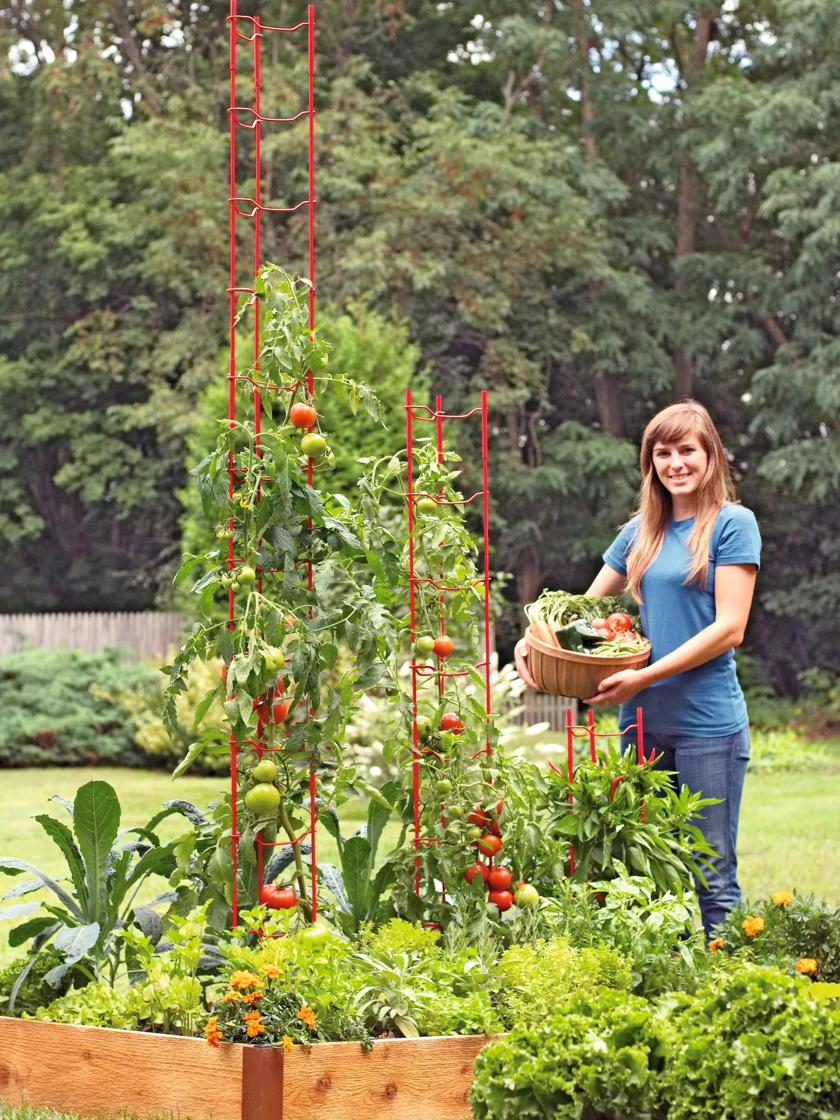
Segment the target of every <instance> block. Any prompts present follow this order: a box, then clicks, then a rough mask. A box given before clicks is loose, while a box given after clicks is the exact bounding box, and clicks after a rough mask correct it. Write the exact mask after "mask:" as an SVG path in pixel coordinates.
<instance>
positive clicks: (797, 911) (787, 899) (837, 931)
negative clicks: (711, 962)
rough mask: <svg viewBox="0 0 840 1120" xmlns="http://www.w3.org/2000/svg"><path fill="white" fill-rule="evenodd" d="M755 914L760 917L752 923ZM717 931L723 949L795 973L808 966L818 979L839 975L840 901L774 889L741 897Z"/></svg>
mask: <svg viewBox="0 0 840 1120" xmlns="http://www.w3.org/2000/svg"><path fill="white" fill-rule="evenodd" d="M750 918H757V919H758V922H753V923H750V922H749V919H750ZM745 923H746V926H747V928H746V929H745V928H744V926H745ZM716 933H717V935H718V939H717V940H718V941H719V942H722V944H720V945H719V951H721V952H723V953H724V954H735V955H737V956H738V957H740V958H742V959H745V960H750V961H754V962H756V963H757V964H772V965H775V966H776V967H777V968H781V969H784V970H785V971H786V972H788V973H791V974H792V973H794V972H796V971H799V972H806V971H807V972H808V974H811V975H813V977H814V979H816V980H821V981H827V982H829V983H834V982H837V981H840V907H835V906H831V905H829V904H828V903H827V902H821V901H819V900H818V899H815V898H812V897H810V896H809V897H806V898H799V897H797V896H796V895H793V894H791V893H789V892H787V891H774V892H773V894H772V895H770V897H769V898H767V899H765V900H764V901H763V902H742V903H740V904H739V905H738V906H736V907H735V909H734V910H733V911H732V912H731V913H730V914H729V915H728V917H727V918H726V921H725V922H723V923H722V924H721V926H720V927H719V929H718V930H717V931H716ZM712 944H713V945H714V944H715V942H714V941H713V942H712ZM797 964H799V968H798V969H797Z"/></svg>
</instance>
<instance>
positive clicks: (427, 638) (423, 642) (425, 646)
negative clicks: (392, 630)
mask: <svg viewBox="0 0 840 1120" xmlns="http://www.w3.org/2000/svg"><path fill="white" fill-rule="evenodd" d="M434 648H435V640H434V638H433V637H432V635H431V634H421V636H420V637H419V638H418V639H417V641H416V642H415V643H414V652H415V653H419V654H420V655H421V657H428V655H429V654H430V653H431V652H432V651H433V650H434Z"/></svg>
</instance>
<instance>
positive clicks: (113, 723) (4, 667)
mask: <svg viewBox="0 0 840 1120" xmlns="http://www.w3.org/2000/svg"><path fill="white" fill-rule="evenodd" d="M154 687H155V673H154V670H153V669H150V668H148V667H146V666H145V665H140V664H138V663H137V662H136V661H134V660H132V659H131V658H130V657H129V656H128V655H127V654H126V653H125V652H124V651H121V650H119V649H108V650H103V651H102V652H101V653H83V652H81V651H79V650H42V649H37V650H34V649H33V650H27V651H25V652H23V653H12V654H7V655H6V656H5V657H3V658H0V766H4V767H7V766H8V767H11V766H74V765H76V766H77V765H79V764H80V763H81V764H83V765H90V764H93V763H108V764H110V765H122V766H142V765H143V764H144V758H145V756H144V755H143V753H142V751H140V750H139V749H138V747H137V745H136V743H135V741H134V735H135V732H136V729H137V723H136V721H135V716H134V713H133V711H132V706H131V703H130V702H129V701H127V700H126V698H125V694H126V692H128V691H129V690H130V691H131V692H132V694H134V695H137V696H148V695H150V694H151V693H152V692H153V691H154Z"/></svg>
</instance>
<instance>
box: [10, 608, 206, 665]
mask: <svg viewBox="0 0 840 1120" xmlns="http://www.w3.org/2000/svg"><path fill="white" fill-rule="evenodd" d="M183 629H184V618H183V615H181V614H179V613H178V612H177V611H78V612H72V613H67V614H4V615H0V655H3V654H6V653H17V652H19V651H20V650H24V649H32V648H40V649H81V650H84V651H85V652H86V653H97V652H98V651H99V650H101V649H103V648H104V647H105V646H113V645H120V646H125V647H126V648H127V649H129V650H131V651H132V653H134V654H135V655H136V656H137V657H164V656H166V654H167V653H169V652H170V651H171V650H172V649H173V647H176V646H179V645H180V644H181V642H182V640H183Z"/></svg>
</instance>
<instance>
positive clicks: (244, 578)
mask: <svg viewBox="0 0 840 1120" xmlns="http://www.w3.org/2000/svg"><path fill="white" fill-rule="evenodd" d="M237 579H238V580H239V582H240V583H255V582H256V579H257V573H256V572H255V571H254V569H253V568H252V567H251V565H250V564H243V565H242V567H241V568H240V569H239V571H238V572H237Z"/></svg>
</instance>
